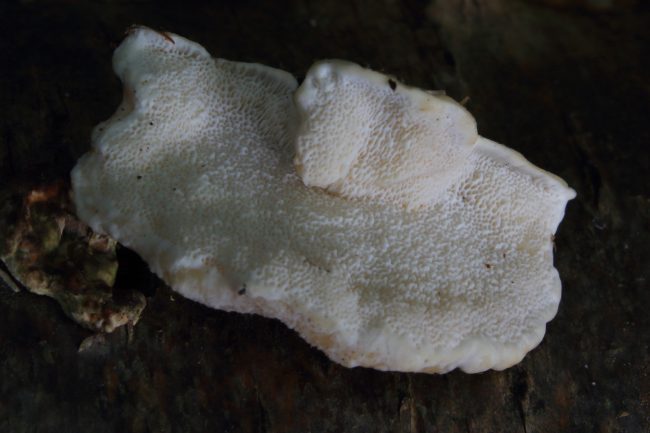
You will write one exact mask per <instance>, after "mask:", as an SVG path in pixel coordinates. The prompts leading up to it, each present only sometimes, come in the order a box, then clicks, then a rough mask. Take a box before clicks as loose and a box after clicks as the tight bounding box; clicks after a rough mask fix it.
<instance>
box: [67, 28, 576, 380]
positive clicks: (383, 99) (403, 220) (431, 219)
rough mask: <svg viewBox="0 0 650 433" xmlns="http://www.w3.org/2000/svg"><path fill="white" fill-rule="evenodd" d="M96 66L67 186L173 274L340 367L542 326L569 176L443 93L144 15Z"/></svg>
mask: <svg viewBox="0 0 650 433" xmlns="http://www.w3.org/2000/svg"><path fill="white" fill-rule="evenodd" d="M113 66H114V69H115V72H116V74H117V75H118V76H119V77H120V79H121V80H122V82H123V86H124V97H123V101H122V103H121V105H120V106H119V107H118V109H117V111H116V112H115V114H114V115H113V116H112V117H111V118H109V119H108V120H106V121H104V122H103V123H100V124H99V125H97V126H96V127H95V129H94V131H93V135H92V149H91V150H90V151H89V152H88V153H87V154H86V155H84V156H83V157H82V158H81V159H80V160H79V162H78V164H77V166H76V167H75V168H74V170H73V172H72V185H73V198H74V201H75V204H76V208H77V212H78V215H79V216H80V217H81V218H82V219H83V220H84V221H86V222H87V223H88V224H89V225H90V226H91V227H92V228H94V229H95V230H98V231H100V232H104V233H108V234H110V235H111V236H113V237H114V238H116V239H117V240H118V241H119V242H121V243H122V244H124V245H126V246H128V247H130V248H132V249H133V250H135V251H136V252H137V253H138V254H140V255H141V256H142V257H143V258H144V259H145V260H146V261H147V262H148V263H149V265H150V267H151V269H152V270H153V271H154V272H156V273H157V274H158V275H160V276H161V277H162V278H163V279H164V280H165V281H166V282H167V283H168V284H169V285H170V286H171V287H172V288H173V289H174V290H176V291H178V292H180V293H181V294H183V295H184V296H186V297H188V298H190V299H193V300H196V301H198V302H201V303H203V304H205V305H208V306H210V307H214V308H219V309H223V310H228V311H238V312H243V313H256V314H261V315H264V316H267V317H273V318H278V319H280V320H282V321H283V322H284V323H286V324H287V325H288V326H290V327H291V328H293V329H295V330H296V331H297V332H299V333H300V335H301V336H303V337H304V338H305V339H306V340H307V341H308V342H309V343H311V344H312V345H314V346H316V347H318V348H320V349H321V350H323V351H324V352H325V353H326V354H327V355H328V356H329V357H330V358H331V359H333V360H334V361H336V362H339V363H341V364H343V365H345V366H350V367H352V366H366V367H372V368H377V369H382V370H399V371H423V372H446V371H449V370H452V369H454V368H461V369H462V370H464V371H466V372H479V371H483V370H486V369H503V368H506V367H509V366H511V365H513V364H515V363H517V362H519V361H520V360H521V359H522V358H523V357H524V355H525V354H526V353H527V352H528V351H530V350H531V349H532V348H534V347H535V346H536V345H537V344H539V342H540V341H541V340H542V337H543V335H544V332H545V328H546V323H547V322H548V321H549V320H551V319H552V318H553V317H554V315H555V313H556V311H557V308H558V303H559V301H560V292H561V288H560V278H559V276H558V272H557V270H556V269H555V268H554V267H553V244H552V236H553V234H554V233H555V230H556V229H557V226H558V224H559V223H560V221H561V220H562V217H563V215H564V209H565V206H566V203H567V201H568V200H570V199H572V198H573V197H574V196H575V192H574V191H573V190H572V189H570V188H569V187H568V186H567V185H566V183H565V182H564V181H563V180H562V179H560V178H558V177H556V176H554V175H552V174H550V173H548V172H546V171H544V170H541V169H540V168H537V167H535V166H534V165H532V164H531V163H529V162H528V161H527V160H526V159H525V158H524V157H523V156H522V155H520V154H519V153H517V152H515V151H513V150H511V149H509V148H507V147H505V146H502V145H500V144H497V143H495V142H493V141H490V140H488V139H486V138H483V137H481V136H479V135H478V133H477V129H476V122H475V120H474V118H473V117H472V115H471V114H470V113H469V112H468V111H467V110H465V108H463V107H462V106H461V105H459V104H458V103H456V102H454V101H453V100H452V99H450V98H448V97H445V96H440V95H436V94H434V93H432V92H426V91H423V90H419V89H416V88H412V87H408V86H406V85H404V84H402V83H400V82H398V81H397V80H395V79H393V78H391V77H388V76H385V75H383V74H380V73H377V72H373V71H370V70H368V69H364V68H362V67H360V66H358V65H355V64H353V63H348V62H343V61H338V60H333V61H322V62H318V63H316V64H315V65H314V66H313V67H312V68H311V69H310V70H309V72H308V73H307V75H306V77H305V79H304V81H303V82H302V84H301V85H300V86H298V83H297V82H296V80H295V79H294V78H293V76H291V75H290V74H289V73H287V72H284V71H280V70H277V69H273V68H270V67H267V66H263V65H259V64H251V63H238V62H230V61H227V60H223V59H215V58H212V57H211V56H210V55H209V53H208V52H207V51H206V50H205V49H204V48H203V47H201V46H200V45H198V44H196V43H194V42H191V41H188V40H186V39H184V38H182V37H180V36H177V35H174V34H161V33H158V32H156V31H153V30H150V29H147V28H137V29H134V30H132V31H131V32H130V34H129V35H128V36H127V37H126V39H125V40H124V42H123V43H122V44H121V45H120V46H119V47H118V48H117V50H116V51H115V54H114V57H113Z"/></svg>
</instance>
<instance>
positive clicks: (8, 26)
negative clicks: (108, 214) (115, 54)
mask: <svg viewBox="0 0 650 433" xmlns="http://www.w3.org/2000/svg"><path fill="white" fill-rule="evenodd" d="M567 3H572V4H568V5H567ZM132 23H141V24H146V25H149V26H151V27H155V28H160V29H166V30H170V31H174V32H176V33H179V34H181V35H184V36H186V37H188V38H190V39H193V40H196V41H198V42H200V43H202V44H203V45H205V46H206V47H207V48H208V49H209V50H210V51H211V52H212V53H213V54H214V55H216V56H220V57H225V58H229V59H233V60H242V61H255V62H260V63H264V64H268V65H272V66H276V67H280V68H283V69H286V70H289V71H292V72H294V73H295V74H296V75H297V76H298V77H300V76H301V75H302V74H304V73H305V71H306V69H307V68H308V67H309V65H310V64H311V62H312V61H313V60H315V59H320V58H332V57H336V58H345V59H349V60H353V61H356V62H359V63H361V64H365V65H369V66H372V67H373V68H376V69H380V70H384V71H387V72H390V73H393V74H395V75H397V76H398V77H400V78H401V79H403V80H404V81H405V82H407V83H410V84H413V85H417V86H421V87H426V88H436V89H447V91H448V93H449V94H450V95H451V96H453V97H455V98H456V99H461V98H463V97H465V96H469V97H470V98H471V99H470V101H469V104H468V107H469V109H470V110H471V111H472V112H473V113H474V114H475V116H476V118H477V120H478V124H479V131H480V132H481V133H482V134H483V135H485V136H487V137H489V138H491V139H494V140H496V141H499V142H503V143H506V144H507V145H509V146H511V147H514V148H515V149H517V150H519V151H521V152H522V153H524V154H525V155H526V156H527V157H528V158H529V159H530V160H531V161H532V162H534V163H535V164H538V165H540V166H541V167H544V168H546V169H548V170H550V171H552V172H554V173H557V174H559V175H560V176H562V177H563V178H565V179H566V180H567V181H568V183H569V184H570V185H571V186H572V187H574V188H575V189H576V190H577V191H578V198H577V199H576V200H574V201H572V202H571V203H570V204H569V207H568V213H567V217H566V219H565V221H564V222H563V223H562V225H561V226H560V231H559V233H558V235H557V238H556V244H557V254H556V263H557V267H558V268H559V271H560V274H561V276H562V280H563V285H564V293H563V300H562V303H561V305H560V310H559V313H558V315H557V317H556V319H555V320H553V321H552V322H551V323H550V325H549V326H548V332H547V336H546V338H545V339H544V341H543V343H542V344H541V345H540V347H539V348H537V349H536V350H534V351H533V352H531V353H530V354H529V355H528V356H527V357H526V358H525V360H524V361H523V362H522V363H521V364H519V365H518V366H516V367H514V368H511V369H509V370H506V371H503V372H493V371H492V372H487V373H484V374H477V375H466V374H463V373H461V372H452V373H450V374H447V375H423V374H398V373H383V372H378V371H373V370H368V369H345V368H342V367H340V366H338V365H336V364H333V363H332V362H330V361H329V360H327V358H326V357H325V356H324V355H322V354H321V353H319V352H318V351H317V350H314V349H312V348H310V347H309V346H308V345H307V344H306V343H305V342H303V341H302V340H301V339H300V338H299V337H298V336H297V335H296V334H295V333H294V332H292V331H290V330H288V329H287V328H286V327H284V326H283V325H282V324H280V323H278V322H276V321H273V320H266V319H263V318H260V317H252V316H243V315H238V314H227V313H223V312H219V311H214V310H210V309H207V308H204V307H202V306H200V305H197V304H195V303H192V302H190V301H187V300H184V299H182V298H180V297H179V296H177V295H173V294H172V292H171V291H170V290H169V289H167V288H164V287H162V286H161V285H160V284H156V283H154V282H153V281H155V280H153V279H150V278H147V274H146V273H143V272H142V271H140V270H138V269H139V268H138V265H137V263H136V261H135V260H134V259H133V257H131V256H128V255H127V256H125V258H124V259H123V260H122V263H123V265H124V266H125V268H132V269H135V272H127V273H126V274H123V275H122V277H121V278H122V279H123V284H131V285H140V286H141V288H142V289H143V290H145V291H146V292H147V294H148V295H149V296H150V298H149V305H148V307H147V308H146V309H145V311H144V313H143V317H142V320H141V322H140V323H139V324H138V325H137V326H136V327H135V328H134V329H133V330H132V333H130V334H129V333H128V332H127V331H126V330H122V331H118V332H116V333H115V334H112V335H110V336H108V337H107V339H106V341H105V342H101V341H99V342H98V343H97V344H96V345H95V346H94V348H93V349H92V350H88V351H85V352H84V353H81V354H78V353H77V348H78V347H79V344H80V343H81V341H82V340H83V339H84V338H85V337H88V336H89V335H90V334H89V332H88V331H86V330H84V329H82V328H81V327H79V326H77V325H76V324H74V323H73V322H71V321H70V320H69V319H67V318H66V317H65V316H64V315H63V313H62V312H61V310H60V309H59V308H58V306H57V305H56V304H55V303H54V302H53V301H52V300H50V299H46V298H43V297H39V296H36V295H33V294H29V293H26V292H21V293H18V294H14V293H13V292H11V291H9V290H6V289H5V288H0V431H2V432H86V433H94V432H118V431H119V432H127V431H128V432H171V431H179V432H195V431H196V432H200V431H211V432H240V431H241V432H310V431H311V432H373V433H374V432H445V433H446V432H474V433H479V432H525V433H533V432H553V433H556V432H572V433H577V432H647V431H650V349H649V347H648V344H649V340H650V291H649V290H648V278H649V277H650V276H649V275H648V274H649V268H650V247H649V246H648V244H649V243H650V233H649V225H650V223H649V221H650V180H649V179H650V174H649V173H650V164H649V163H648V154H649V152H648V146H649V145H650V133H649V129H648V119H649V114H650V80H649V76H650V67H649V66H650V30H649V29H650V9H649V8H648V7H647V6H645V5H644V4H642V2H640V1H639V2H634V1H619V2H616V1H610V2H608V1H607V0H604V1H588V0H585V1H573V2H567V1H560V0H554V1H528V2H526V1H523V0H522V1H515V0H512V1H509V0H473V1H471V0H437V1H434V2H432V3H428V2H419V1H416V0H407V1H405V2H398V1H391V0H373V1H369V0H342V1H318V0H313V1H306V2H305V1H299V0H294V1H266V2H261V3H259V4H258V3H256V2H253V1H242V2H229V3H224V4H220V5H212V6H206V5H202V4H199V3H196V2H193V1H181V2H148V1H135V0H134V1H122V2H102V3H100V2H82V1H31V2H28V1H23V2H12V1H8V2H2V4H1V5H0V28H1V29H2V32H3V36H2V37H1V38H0V59H1V60H0V82H1V87H0V108H1V113H2V116H1V118H0V182H1V184H2V186H3V187H7V186H10V185H15V184H19V183H23V184H24V183H26V182H31V183H35V182H40V181H50V180H53V179H58V178H62V177H65V176H67V173H68V171H69V170H70V168H71V167H72V165H73V164H74V161H75V160H76V158H77V157H79V156H80V155H81V154H82V153H83V152H84V151H85V150H86V149H87V148H88V146H89V133H90V129H91V127H92V126H93V125H94V124H95V123H97V122H98V121H99V120H101V119H103V118H106V117H107V116H108V115H109V114H110V113H111V111H112V110H113V108H114V107H115V106H116V105H117V103H118V101H119V99H120V85H119V82H118V80H117V79H116V78H115V77H114V76H113V74H112V71H111V67H110V58H111V53H112V50H113V48H114V47H115V43H117V42H118V41H119V39H120V35H121V34H122V32H123V30H124V29H125V28H126V27H127V26H128V25H130V24H132ZM125 268H123V269H125ZM153 289H156V290H153Z"/></svg>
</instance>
